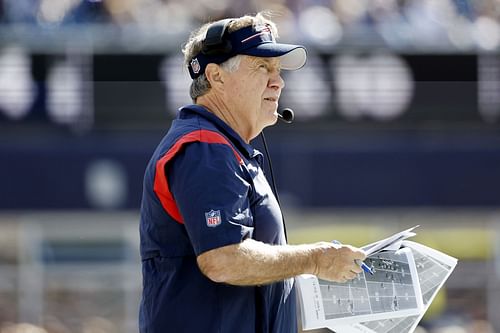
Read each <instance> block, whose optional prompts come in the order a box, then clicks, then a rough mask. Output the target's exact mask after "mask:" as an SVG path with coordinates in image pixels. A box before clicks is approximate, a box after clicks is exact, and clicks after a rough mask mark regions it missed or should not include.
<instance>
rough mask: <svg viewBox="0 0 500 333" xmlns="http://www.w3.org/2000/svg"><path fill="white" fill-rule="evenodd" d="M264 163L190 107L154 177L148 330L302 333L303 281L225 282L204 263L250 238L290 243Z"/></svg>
mask: <svg viewBox="0 0 500 333" xmlns="http://www.w3.org/2000/svg"><path fill="white" fill-rule="evenodd" d="M262 160H263V159H262V154H261V153H260V152H258V151H257V150H255V149H254V148H253V147H252V146H251V145H249V144H247V143H245V142H244V141H243V140H242V139H241V137H240V136H239V135H238V134H237V133H236V132H235V131H234V130H233V129H231V128H230V127H229V126H228V125H227V124H226V123H224V122H223V121H222V120H221V119H219V118H218V117H216V116H215V115H213V114H212V113H210V112H208V111H207V110H206V109H204V108H203V107H201V106H198V105H190V106H186V107H184V108H182V109H180V111H179V114H178V117H177V119H176V120H174V121H173V123H172V126H171V128H170V130H169V132H168V133H167V135H166V136H165V137H164V138H163V140H162V141H161V142H160V144H159V146H158V147H157V149H156V151H155V152H154V154H153V156H152V158H151V160H150V162H149V164H148V166H147V169H146V173H145V177H144V191H143V198H142V204H141V224H140V236H141V244H140V245H141V257H142V272H143V297H142V301H141V308H140V318H139V325H140V332H141V333H165V332H176V333H177V332H190V333H191V332H208V333H211V332H214V333H215V332H217V333H236V332H237V333H255V332H259V333H260V332H266V333H267V332H273V333H282V332H284V333H291V332H297V324H296V318H295V314H296V312H295V311H296V307H295V306H296V304H295V301H296V300H295V291H294V287H293V280H291V279H290V280H285V281H279V282H276V283H272V284H269V285H264V286H244V287H242V286H232V285H228V284H223V283H215V282H213V281H211V280H210V279H208V278H207V277H206V276H204V275H203V274H202V273H201V271H200V270H199V268H198V265H197V262H196V257H197V256H198V255H200V254H201V253H203V252H206V251H209V250H212V249H216V248H219V247H223V246H226V245H231V244H237V243H240V242H242V241H243V240H245V239H247V238H252V239H255V240H258V241H262V242H265V243H269V244H285V236H284V230H283V221H282V216H281V210H280V207H279V205H278V203H277V201H276V198H275V196H274V194H273V192H272V191H271V188H270V186H269V184H268V182H267V180H266V178H265V176H264V173H263V171H262V168H261V164H262ZM234 269H237V267H235V268H234Z"/></svg>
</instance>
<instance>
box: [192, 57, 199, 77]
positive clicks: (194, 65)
mask: <svg viewBox="0 0 500 333" xmlns="http://www.w3.org/2000/svg"><path fill="white" fill-rule="evenodd" d="M191 69H192V70H193V73H195V74H198V73H199V72H200V63H199V62H198V59H196V58H194V59H193V60H191Z"/></svg>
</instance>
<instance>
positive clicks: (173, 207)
mask: <svg viewBox="0 0 500 333" xmlns="http://www.w3.org/2000/svg"><path fill="white" fill-rule="evenodd" d="M190 142H206V143H222V144H225V145H228V146H229V147H231V149H232V150H233V153H234V156H235V157H236V159H237V160H238V163H239V164H243V158H242V157H241V155H240V154H239V153H238V152H237V151H236V149H234V147H233V146H232V145H231V144H230V143H229V141H228V140H227V139H226V138H225V137H224V136H222V135H221V134H219V133H217V132H213V131H209V130H196V131H193V132H190V133H188V134H186V135H184V136H182V137H181V138H180V139H178V140H177V141H176V142H175V144H174V145H173V146H172V147H171V148H170V149H169V150H168V151H167V152H166V153H165V155H163V157H162V158H161V159H160V160H158V162H157V163H156V172H155V179H154V187H153V189H154V192H155V193H156V195H157V196H158V199H159V200H160V202H161V205H162V206H163V208H164V209H165V210H166V211H167V213H168V214H169V215H170V216H171V217H172V218H173V219H174V220H175V221H177V222H178V223H181V224H184V220H183V219H182V216H181V213H180V212H179V208H178V207H177V204H176V202H175V200H174V198H173V197H172V193H171V192H170V189H169V187H168V180H167V176H166V175H165V165H166V164H167V163H168V162H169V161H170V160H172V158H174V156H175V155H176V154H177V153H178V152H179V151H180V150H181V149H182V148H183V146H184V145H185V144H187V143H190Z"/></svg>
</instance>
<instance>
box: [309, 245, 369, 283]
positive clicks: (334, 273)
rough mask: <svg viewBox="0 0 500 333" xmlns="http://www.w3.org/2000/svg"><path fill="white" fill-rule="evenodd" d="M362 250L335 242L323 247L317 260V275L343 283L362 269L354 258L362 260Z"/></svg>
mask: <svg viewBox="0 0 500 333" xmlns="http://www.w3.org/2000/svg"><path fill="white" fill-rule="evenodd" d="M365 258H366V254H365V252H364V251H363V250H361V249H358V248H356V247H353V246H350V245H339V244H335V245H334V246H331V247H329V248H327V249H325V248H323V252H321V256H320V258H319V260H318V265H317V267H318V272H317V276H318V277H319V278H321V279H325V280H330V281H335V282H340V283H344V282H347V281H349V280H352V279H354V278H356V276H357V275H358V274H360V273H361V272H362V271H363V270H362V269H361V267H360V265H358V264H357V263H356V260H364V259H365Z"/></svg>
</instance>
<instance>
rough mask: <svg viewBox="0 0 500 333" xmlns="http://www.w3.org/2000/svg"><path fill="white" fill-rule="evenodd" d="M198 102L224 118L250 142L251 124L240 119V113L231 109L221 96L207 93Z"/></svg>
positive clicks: (223, 119)
mask: <svg viewBox="0 0 500 333" xmlns="http://www.w3.org/2000/svg"><path fill="white" fill-rule="evenodd" d="M196 104H199V105H201V106H203V107H204V108H206V109H207V110H208V111H209V112H211V113H213V114H214V115H216V116H217V117H219V118H220V119H222V121H224V122H225V123H226V124H227V125H229V127H231V128H232V129H233V130H234V131H235V132H236V133H238V134H239V136H240V137H241V138H242V139H243V140H244V141H245V142H246V143H250V140H251V134H250V128H249V126H246V124H245V121H242V120H241V119H238V114H237V113H236V112H233V111H232V110H230V107H229V106H228V105H227V104H226V103H224V101H223V100H222V99H221V98H217V96H213V95H211V94H207V95H204V96H201V97H198V98H197V100H196Z"/></svg>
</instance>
